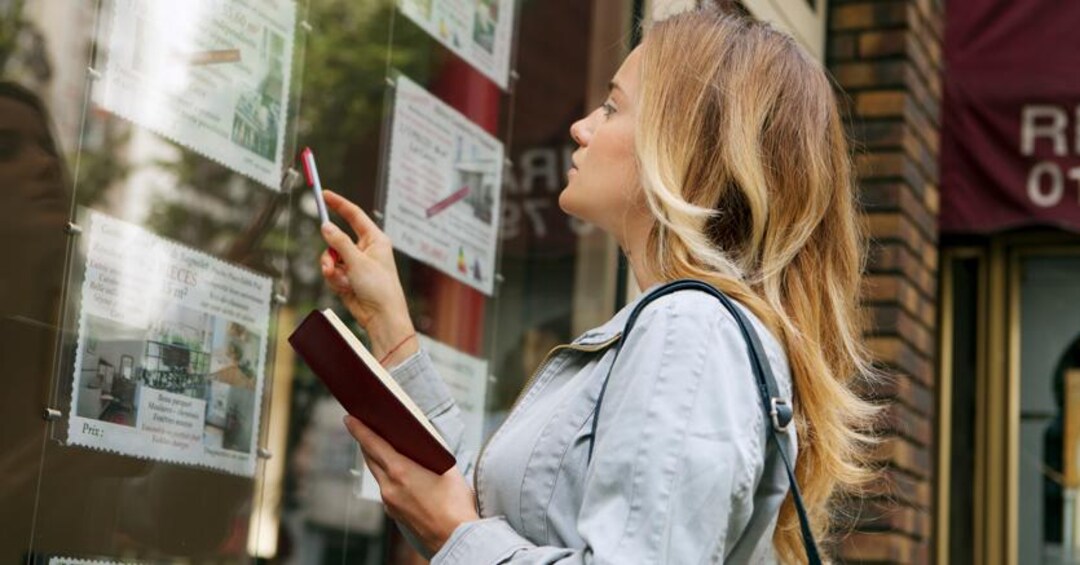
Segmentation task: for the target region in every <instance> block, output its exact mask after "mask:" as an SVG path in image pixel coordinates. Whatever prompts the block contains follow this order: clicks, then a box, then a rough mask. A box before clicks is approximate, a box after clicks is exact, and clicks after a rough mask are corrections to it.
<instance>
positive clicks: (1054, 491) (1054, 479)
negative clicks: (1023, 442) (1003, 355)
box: [1043, 337, 1080, 551]
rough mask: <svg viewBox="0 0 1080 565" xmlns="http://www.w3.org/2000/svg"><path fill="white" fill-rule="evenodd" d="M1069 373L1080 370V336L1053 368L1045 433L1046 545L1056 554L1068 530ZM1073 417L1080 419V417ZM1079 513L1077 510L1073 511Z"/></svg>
mask: <svg viewBox="0 0 1080 565" xmlns="http://www.w3.org/2000/svg"><path fill="white" fill-rule="evenodd" d="M1070 370H1080V337H1078V338H1077V339H1075V340H1074V341H1073V343H1072V344H1071V345H1070V346H1069V348H1068V349H1067V350H1065V353H1064V354H1063V355H1062V356H1061V359H1059V360H1058V363H1057V366H1056V367H1054V378H1053V380H1052V381H1051V382H1052V384H1053V387H1054V390H1053V392H1054V403H1055V404H1056V405H1057V412H1056V413H1055V414H1054V418H1053V420H1051V421H1050V424H1049V425H1048V426H1047V427H1046V431H1045V432H1043V458H1044V461H1043V463H1044V464H1045V465H1046V468H1047V470H1048V471H1051V472H1048V473H1044V475H1043V543H1044V544H1045V545H1046V546H1047V548H1051V549H1052V550H1054V551H1062V549H1063V548H1062V547H1061V546H1062V542H1063V541H1064V540H1065V538H1064V535H1063V534H1064V533H1065V532H1064V528H1065V519H1064V517H1065V512H1067V511H1069V510H1068V509H1066V508H1065V491H1064V488H1065V487H1066V485H1064V484H1063V480H1062V478H1063V477H1064V473H1065V461H1064V451H1065V410H1066V406H1067V403H1066V401H1065V400H1066V398H1067V396H1068V393H1067V391H1068V385H1067V383H1066V377H1067V376H1068V372H1069V371H1070ZM1070 417H1075V418H1080V414H1072V415H1070ZM1073 512H1076V510H1073Z"/></svg>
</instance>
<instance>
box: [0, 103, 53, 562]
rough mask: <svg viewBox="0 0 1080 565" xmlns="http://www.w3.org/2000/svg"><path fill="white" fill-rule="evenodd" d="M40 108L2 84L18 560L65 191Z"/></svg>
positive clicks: (12, 555)
mask: <svg viewBox="0 0 1080 565" xmlns="http://www.w3.org/2000/svg"><path fill="white" fill-rule="evenodd" d="M61 165H62V164H61V162H60V158H59V156H58V151H57V147H56V144H55V142H54V141H53V136H52V132H51V131H50V130H49V120H48V117H47V115H46V111H45V107H44V105H43V104H42V103H41V101H40V100H39V99H38V97H37V96H36V95H35V94H33V93H32V92H30V91H29V90H27V89H25V88H23V87H22V86H20V85H18V84H15V83H11V82H0V178H2V179H3V182H4V189H3V190H2V191H0V375H2V377H3V380H4V391H5V393H4V394H3V395H0V413H2V414H3V415H4V422H5V425H4V430H3V432H2V433H0V508H3V509H4V510H3V512H0V562H4V563H16V562H20V561H19V560H20V559H21V558H22V556H23V555H24V553H25V552H26V549H27V548H26V543H27V540H28V539H29V529H30V525H31V523H32V520H33V517H34V514H33V499H32V497H30V496H29V494H30V493H32V491H33V486H34V482H35V480H36V479H37V474H38V471H39V465H38V463H39V461H40V458H41V449H42V440H43V439H44V433H45V422H44V421H43V420H42V418H41V410H42V407H43V403H44V401H45V398H46V395H47V394H48V390H49V384H48V383H49V375H50V370H51V368H52V366H51V363H52V358H53V352H54V344H55V341H56V333H55V330H54V328H55V327H56V325H57V317H58V315H59V313H58V308H59V298H60V288H61V278H62V271H63V264H64V250H65V246H66V237H65V235H64V224H65V223H66V222H67V217H68V216H67V214H68V211H67V206H68V192H67V190H66V188H65V186H64V181H63V176H64V175H63V174H62V166H61Z"/></svg>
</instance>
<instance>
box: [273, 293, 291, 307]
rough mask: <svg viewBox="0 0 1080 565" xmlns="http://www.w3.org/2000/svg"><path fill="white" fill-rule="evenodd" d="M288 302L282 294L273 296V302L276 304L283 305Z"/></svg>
mask: <svg viewBox="0 0 1080 565" xmlns="http://www.w3.org/2000/svg"><path fill="white" fill-rule="evenodd" d="M288 301H289V299H288V297H286V296H285V295H284V294H281V293H280V292H279V293H277V294H275V295H274V302H275V303H277V304H285V303H286V302H288Z"/></svg>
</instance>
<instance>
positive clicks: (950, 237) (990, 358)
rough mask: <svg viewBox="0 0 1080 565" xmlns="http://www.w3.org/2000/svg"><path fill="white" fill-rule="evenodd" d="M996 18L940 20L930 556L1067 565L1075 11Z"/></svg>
mask: <svg viewBox="0 0 1080 565" xmlns="http://www.w3.org/2000/svg"><path fill="white" fill-rule="evenodd" d="M1000 8H1001V6H1000V5H993V3H991V2H972V3H969V5H966V6H965V7H964V9H963V10H960V9H957V10H954V11H951V12H949V13H948V25H949V28H948V29H949V33H950V35H949V37H950V39H949V43H948V44H947V49H946V56H947V61H948V70H947V73H946V80H945V84H946V91H945V92H946V95H945V106H944V108H945V112H946V117H945V121H944V125H943V132H944V138H943V146H942V178H943V180H942V195H943V201H942V215H941V227H942V231H943V241H942V264H941V269H942V271H941V296H942V299H941V314H942V317H941V320H942V321H941V334H940V335H941V340H942V343H941V351H942V356H941V367H942V378H941V383H942V384H941V395H940V398H939V400H940V407H941V412H940V422H941V427H940V430H939V438H940V442H941V443H940V445H939V449H940V452H939V453H940V462H939V473H940V475H939V481H940V483H939V497H938V503H939V507H938V516H939V522H938V527H939V529H938V532H939V536H940V540H941V545H942V546H943V547H947V548H948V549H947V550H943V551H947V553H945V554H943V553H939V554H938V555H939V557H942V556H944V555H947V558H946V561H944V562H950V563H986V562H1001V563H1074V562H1076V559H1077V556H1078V555H1080V552H1078V549H1077V543H1078V542H1077V540H1078V539H1080V537H1078V535H1077V533H1078V530H1077V529H1076V528H1077V523H1078V522H1077V518H1078V515H1077V509H1076V508H1077V507H1076V503H1077V497H1076V492H1077V490H1076V489H1077V487H1078V486H1080V481H1078V472H1080V469H1078V467H1077V462H1078V459H1077V455H1076V454H1077V451H1076V446H1077V442H1078V441H1080V436H1078V429H1080V428H1078V426H1080V420H1078V418H1080V404H1078V399H1080V396H1078V393H1080V388H1077V387H1078V386H1080V381H1078V380H1077V379H1078V378H1080V236H1078V235H1077V233H1078V232H1080V205H1078V204H1077V203H1078V202H1080V200H1078V195H1080V192H1078V191H1077V184H1076V179H1077V178H1078V176H1077V170H1078V169H1076V166H1077V164H1078V163H1080V161H1078V160H1077V154H1078V152H1080V147H1077V146H1076V144H1075V143H1074V142H1075V140H1076V139H1077V138H1076V137H1075V132H1076V129H1075V128H1076V120H1077V119H1078V117H1080V115H1078V114H1076V112H1075V108H1076V104H1077V103H1078V102H1080V82H1078V81H1077V78H1076V73H1075V72H1074V68H1075V63H1076V53H1077V48H1080V43H1078V42H1077V40H1076V35H1075V33H1074V31H1073V30H1072V29H1071V26H1070V25H1069V24H1067V23H1066V22H1069V21H1074V20H1072V18H1073V17H1075V16H1076V15H1077V11H1076V9H1075V7H1072V6H1071V5H1070V6H1066V5H1059V4H1056V3H1050V2H1030V3H1019V4H1016V5H1012V6H1009V8H1008V9H1004V10H1001V9H1000ZM988 22H993V25H988Z"/></svg>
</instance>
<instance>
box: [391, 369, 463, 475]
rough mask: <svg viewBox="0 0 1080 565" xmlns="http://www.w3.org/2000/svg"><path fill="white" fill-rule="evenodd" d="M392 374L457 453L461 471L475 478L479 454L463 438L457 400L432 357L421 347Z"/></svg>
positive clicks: (392, 370)
mask: <svg viewBox="0 0 1080 565" xmlns="http://www.w3.org/2000/svg"><path fill="white" fill-rule="evenodd" d="M390 376H391V377H393V378H394V380H395V381H397V383H398V384H399V385H401V388H403V389H404V390H405V392H406V393H408V394H409V396H410V397H412V399H413V402H416V405H417V406H419V407H420V410H421V411H423V412H424V415H425V416H427V418H428V420H430V421H431V423H432V425H434V426H435V429H436V430H438V432H439V435H441V436H442V438H443V441H445V442H446V445H448V446H449V447H450V451H452V452H453V453H454V457H455V458H456V459H457V462H458V463H457V466H458V469H459V470H461V474H462V475H465V477H466V478H467V479H468V480H472V478H471V473H472V470H473V469H472V468H473V464H474V461H475V459H476V454H475V453H473V452H472V451H473V450H472V449H469V448H468V447H467V446H466V445H465V442H464V441H463V440H464V438H465V422H464V420H463V419H462V418H461V410H460V409H459V408H458V406H457V403H456V402H454V397H453V396H452V395H451V394H450V388H449V387H448V386H446V383H445V382H444V381H443V380H442V377H440V376H439V373H438V372H437V371H436V370H435V365H434V364H433V363H432V362H431V357H429V356H428V354H427V352H426V351H424V350H423V349H421V350H420V351H418V352H416V353H414V354H413V355H412V356H410V357H409V358H407V359H405V360H404V361H402V362H401V363H399V364H398V365H397V366H396V367H393V368H392V369H390Z"/></svg>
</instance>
